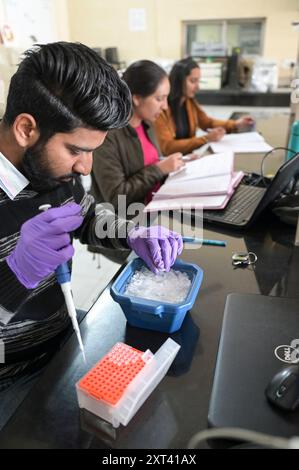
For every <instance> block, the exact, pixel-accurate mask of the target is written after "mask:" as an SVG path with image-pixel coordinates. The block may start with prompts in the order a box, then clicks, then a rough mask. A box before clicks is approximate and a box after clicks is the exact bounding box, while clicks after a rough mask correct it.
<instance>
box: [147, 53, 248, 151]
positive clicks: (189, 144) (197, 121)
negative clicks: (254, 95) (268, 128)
mask: <svg viewBox="0 0 299 470" xmlns="http://www.w3.org/2000/svg"><path fill="white" fill-rule="evenodd" d="M169 79H170V85H171V91H170V94H169V97H168V109H166V110H164V111H163V113H162V114H161V115H160V116H159V118H158V119H157V120H156V122H155V131H156V135H157V138H158V141H159V145H160V148H161V150H162V152H163V153H164V154H165V155H168V154H170V153H173V152H182V153H189V152H192V150H194V149H196V148H198V147H200V146H201V145H203V144H205V143H207V142H213V141H217V140H220V139H221V138H222V137H223V136H224V134H225V133H226V132H231V131H233V130H235V129H237V128H242V127H245V126H248V125H252V124H253V123H254V121H253V119H252V118H251V117H250V116H244V117H243V118H241V119H238V120H235V121H234V120H226V121H223V120H220V119H213V118H211V117H209V116H207V115H206V113H205V112H204V111H203V110H202V108H201V107H200V106H199V105H198V103H197V101H196V100H195V95H196V93H197V91H198V89H199V79H200V68H199V65H198V64H197V62H195V61H194V60H192V59H191V58H187V59H183V60H180V61H178V62H176V63H175V65H174V66H173V68H172V70H171V72H170V76H169ZM197 128H201V129H203V130H208V133H207V134H206V135H205V136H203V137H196V135H195V134H196V129H197Z"/></svg>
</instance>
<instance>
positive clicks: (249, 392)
mask: <svg viewBox="0 0 299 470" xmlns="http://www.w3.org/2000/svg"><path fill="white" fill-rule="evenodd" d="M297 338H299V299H290V298H282V297H271V296H269V297H268V296H263V295H250V294H248V295H247V294H230V295H229V296H228V297H227V300H226V306H225V312H224V319H223V326H222V332H221V339H220V345H219V350H218V357H217V364H216V370H215V376H214V383H213V389H212V395H211V400H210V406H209V414H208V422H209V425H210V426H211V427H215V428H223V427H234V428H243V429H248V430H254V431H258V432H264V433H268V434H271V435H277V436H282V437H291V436H294V435H298V436H299V409H297V410H296V411H292V412H285V411H281V410H280V409H278V408H277V407H275V406H273V405H271V404H270V403H269V402H268V400H267V398H266V396H265V388H266V386H267V384H268V383H269V382H270V380H271V379H272V377H273V376H274V375H275V374H276V373H277V372H278V371H279V370H281V369H282V368H283V367H285V366H287V364H286V363H285V362H282V361H283V360H290V361H291V359H290V357H292V356H291V355H290V349H292V348H291V345H292V342H293V345H294V340H296V339H297ZM295 343H296V346H295V347H296V348H297V346H298V342H295ZM280 346H283V347H280ZM289 346H290V348H289ZM297 355H298V354H297Z"/></svg>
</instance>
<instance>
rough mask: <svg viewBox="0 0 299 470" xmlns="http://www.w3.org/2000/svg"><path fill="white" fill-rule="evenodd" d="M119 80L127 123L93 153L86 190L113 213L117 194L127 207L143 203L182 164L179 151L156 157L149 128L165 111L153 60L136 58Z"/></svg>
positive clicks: (160, 73)
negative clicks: (124, 88) (127, 100)
mask: <svg viewBox="0 0 299 470" xmlns="http://www.w3.org/2000/svg"><path fill="white" fill-rule="evenodd" d="M123 79H124V81H125V82H126V83H127V85H128V87H129V89H130V90H131V94H132V102H133V113H132V116H131V119H130V121H129V123H128V125H127V126H126V127H124V128H123V129H117V130H113V131H109V132H108V135H107V137H106V140H105V142H104V144H103V145H102V146H101V147H100V148H99V149H98V150H96V151H95V154H94V161H93V171H92V188H91V192H92V194H93V195H94V197H95V199H96V201H97V202H110V203H112V204H113V205H114V207H115V208H116V209H118V205H119V201H120V200H119V196H120V195H122V196H125V197H126V207H127V208H128V206H129V205H130V204H131V203H135V202H142V203H147V202H148V201H149V200H150V199H151V196H152V193H153V192H154V191H155V190H156V189H157V188H158V187H159V185H160V184H161V183H162V182H163V181H164V179H165V177H166V176H167V175H168V174H169V173H170V172H173V171H176V170H178V169H180V168H181V167H182V166H183V165H184V162H183V160H182V154H181V153H174V154H172V155H169V156H168V157H167V158H165V157H164V158H162V159H161V152H160V149H159V146H158V143H157V141H156V138H155V135H154V132H153V129H152V124H153V123H154V121H155V120H156V119H157V118H158V116H159V115H160V114H161V112H162V111H163V110H165V109H166V108H167V97H168V94H169V91H170V85H169V80H168V77H167V74H166V72H165V71H164V70H163V69H162V68H161V67H159V66H158V65H157V64H155V63H154V62H151V61H149V60H141V61H138V62H135V63H133V64H132V65H130V67H128V69H127V70H126V71H125V73H124V75H123ZM122 204H123V200H122ZM129 215H130V214H127V216H129Z"/></svg>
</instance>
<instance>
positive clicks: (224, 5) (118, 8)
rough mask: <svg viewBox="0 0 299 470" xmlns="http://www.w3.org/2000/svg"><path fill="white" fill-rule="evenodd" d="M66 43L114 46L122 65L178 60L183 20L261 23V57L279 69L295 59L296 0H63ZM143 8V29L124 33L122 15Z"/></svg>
mask: <svg viewBox="0 0 299 470" xmlns="http://www.w3.org/2000/svg"><path fill="white" fill-rule="evenodd" d="M68 6H69V27H70V37H71V39H72V40H77V41H82V42H84V43H86V44H88V45H90V46H98V47H103V48H105V47H110V46H117V47H118V49H119V55H120V56H121V58H122V59H123V60H126V61H127V62H130V61H132V60H136V59H140V58H145V57H147V58H155V57H160V58H169V59H178V58H180V57H181V56H182V42H183V38H182V33H183V28H182V22H183V21H187V20H204V19H218V18H219V19H232V18H265V19H266V23H265V34H264V45H263V56H264V57H266V58H269V59H274V60H276V61H277V63H278V65H279V66H280V67H281V68H283V67H284V64H285V62H286V59H290V60H295V59H296V57H297V47H298V41H299V33H298V32H296V31H294V29H293V28H292V26H291V23H292V22H293V21H295V20H297V21H298V20H299V2H298V0H262V1H261V0H252V1H248V0H238V1H236V0H213V1H211V0H138V1H136V0H109V1H107V0H68ZM133 8H138V9H145V12H146V30H145V31H130V30H129V21H128V15H129V10H130V9H133Z"/></svg>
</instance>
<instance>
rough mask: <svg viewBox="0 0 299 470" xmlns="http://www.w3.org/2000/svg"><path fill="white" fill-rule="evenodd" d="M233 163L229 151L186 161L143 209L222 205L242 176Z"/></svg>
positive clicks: (201, 207) (147, 210)
mask: <svg viewBox="0 0 299 470" xmlns="http://www.w3.org/2000/svg"><path fill="white" fill-rule="evenodd" d="M233 166H234V155H233V154H232V153H231V152H228V153H223V154H216V155H208V156H206V157H203V158H201V159H200V160H195V161H191V162H189V163H187V164H186V167H185V169H184V170H183V171H180V172H178V173H176V174H172V175H170V176H169V177H168V179H167V180H166V182H165V184H164V185H162V186H161V188H160V189H159V191H157V193H156V194H155V195H154V197H153V200H152V201H151V202H150V203H149V204H148V205H147V206H146V207H145V209H144V212H157V211H162V210H175V209H223V208H224V207H225V206H226V204H227V203H228V201H229V199H230V197H231V195H232V194H233V192H234V189H235V188H236V186H237V185H238V184H239V183H240V181H241V180H242V178H243V176H244V174H243V173H242V172H238V173H234V172H233Z"/></svg>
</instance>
